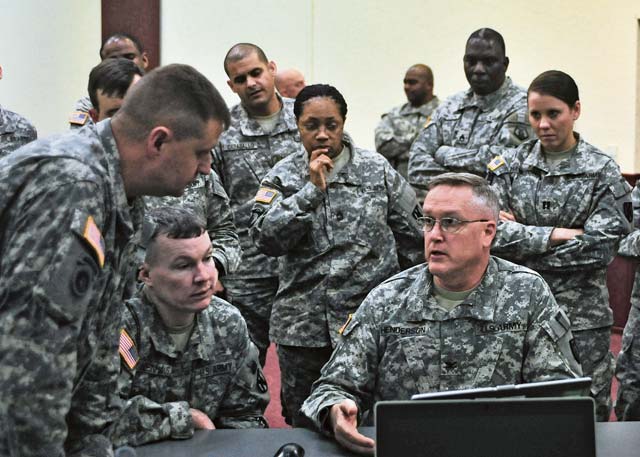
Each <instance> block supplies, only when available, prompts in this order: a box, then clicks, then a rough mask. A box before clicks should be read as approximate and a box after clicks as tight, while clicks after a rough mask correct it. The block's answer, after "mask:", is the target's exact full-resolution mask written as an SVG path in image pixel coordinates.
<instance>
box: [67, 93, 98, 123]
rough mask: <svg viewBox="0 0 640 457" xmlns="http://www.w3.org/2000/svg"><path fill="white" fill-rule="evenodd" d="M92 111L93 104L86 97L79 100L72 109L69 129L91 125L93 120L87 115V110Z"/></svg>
mask: <svg viewBox="0 0 640 457" xmlns="http://www.w3.org/2000/svg"><path fill="white" fill-rule="evenodd" d="M92 109H93V103H91V99H90V98H89V96H88V95H85V96H84V97H82V98H81V99H79V100H78V101H77V102H76V104H75V106H74V107H73V113H71V115H70V116H69V128H70V129H79V128H82V127H84V126H85V125H91V124H93V123H94V122H93V119H91V116H90V115H89V110H92Z"/></svg>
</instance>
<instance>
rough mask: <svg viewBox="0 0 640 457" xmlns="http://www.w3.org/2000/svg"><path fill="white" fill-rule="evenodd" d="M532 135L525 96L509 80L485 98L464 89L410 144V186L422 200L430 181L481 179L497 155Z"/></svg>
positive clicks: (441, 108)
mask: <svg viewBox="0 0 640 457" xmlns="http://www.w3.org/2000/svg"><path fill="white" fill-rule="evenodd" d="M532 136H533V133H532V131H531V127H530V125H529V120H528V115H527V93H526V91H525V90H524V89H523V88H521V87H519V86H516V85H515V84H513V82H511V78H509V77H507V78H506V79H505V82H504V83H503V84H502V86H501V87H500V88H499V89H498V90H497V91H495V92H493V93H491V94H489V95H484V96H481V95H477V94H474V92H473V90H471V89H468V90H466V91H464V92H460V93H458V94H456V95H453V96H452V97H449V98H447V99H446V100H445V101H444V103H442V104H441V105H440V106H439V107H438V108H437V109H436V110H435V112H434V114H433V116H432V117H431V122H430V123H429V125H428V126H427V127H426V128H425V129H424V130H422V132H420V134H419V135H418V137H417V138H416V140H415V141H414V143H413V145H412V146H411V150H410V152H409V182H410V183H411V185H412V186H413V187H414V189H415V190H416V193H417V194H418V198H419V199H420V201H422V200H424V196H425V195H426V186H427V183H428V182H429V180H430V179H431V178H432V177H434V176H437V175H439V174H442V173H445V172H448V171H455V172H468V173H473V174H476V175H478V176H484V175H485V173H486V170H487V163H489V161H490V160H491V159H492V158H493V157H494V156H495V155H497V154H503V153H504V151H505V150H508V149H509V148H515V147H516V146H518V145H519V144H520V143H522V142H523V141H524V140H526V139H528V138H529V137H532Z"/></svg>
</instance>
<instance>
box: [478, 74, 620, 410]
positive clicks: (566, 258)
mask: <svg viewBox="0 0 640 457" xmlns="http://www.w3.org/2000/svg"><path fill="white" fill-rule="evenodd" d="M579 115H580V101H579V99H578V88H577V86H576V85H575V82H574V81H573V79H572V78H571V77H570V76H569V75H567V74H565V73H562V72H557V71H550V72H545V73H542V74H541V75H540V76H538V77H537V78H536V79H534V81H533V82H532V83H531V86H530V87H529V118H530V122H531V124H532V125H533V128H534V130H535V132H536V134H537V135H538V137H539V138H540V140H531V141H528V142H526V143H524V144H522V145H521V146H520V147H519V148H518V149H517V151H515V154H514V155H513V156H512V157H504V158H497V159H496V160H494V161H493V162H491V164H490V165H489V167H490V170H491V173H490V175H489V177H488V178H489V180H490V181H492V182H493V184H494V188H495V190H496V191H497V192H498V194H499V197H500V201H501V205H502V208H503V210H504V211H503V212H502V213H501V223H500V226H499V228H498V235H497V236H496V240H495V243H494V248H493V250H492V252H493V253H494V254H495V255H498V256H500V257H504V258H507V259H509V260H512V261H514V262H517V263H519V264H522V265H525V266H527V267H529V268H531V269H533V270H535V271H537V272H538V273H540V274H541V275H542V277H543V278H544V279H545V280H546V281H547V282H548V283H549V286H550V287H551V290H552V291H553V294H554V296H555V298H556V300H557V302H558V304H559V305H560V306H561V307H562V309H563V310H564V311H565V312H566V313H567V314H568V316H569V319H570V320H571V324H572V327H571V330H572V331H573V334H574V336H575V340H576V349H577V352H578V358H579V360H580V362H581V363H582V367H583V369H584V373H585V376H590V377H591V378H592V379H593V383H592V385H591V393H592V395H593V396H594V398H595V399H596V406H597V418H598V420H601V421H605V420H608V417H609V410H610V408H611V397H610V395H611V392H610V387H611V379H612V376H613V363H614V362H613V356H612V355H611V353H610V352H609V345H610V337H611V335H610V330H611V325H612V324H613V313H612V311H611V308H610V307H609V293H608V291H607V281H606V279H607V265H609V263H610V262H611V261H612V260H613V257H614V256H615V254H616V251H617V246H618V241H619V239H620V237H621V236H623V235H625V234H627V233H629V230H630V224H629V221H631V218H632V214H631V201H630V195H629V194H630V190H631V189H630V186H629V185H628V184H627V182H626V181H625V180H624V178H623V177H622V175H621V174H620V169H619V168H618V165H617V164H616V163H615V162H614V161H613V160H612V159H611V158H610V157H609V156H607V155H606V154H604V153H603V152H602V151H599V150H598V149H596V148H595V147H593V146H592V145H590V144H589V143H587V142H586V141H584V140H583V139H582V138H581V137H580V136H579V135H578V134H577V133H575V132H574V131H573V124H574V122H575V120H576V119H577V118H578V116H579ZM625 213H626V214H625Z"/></svg>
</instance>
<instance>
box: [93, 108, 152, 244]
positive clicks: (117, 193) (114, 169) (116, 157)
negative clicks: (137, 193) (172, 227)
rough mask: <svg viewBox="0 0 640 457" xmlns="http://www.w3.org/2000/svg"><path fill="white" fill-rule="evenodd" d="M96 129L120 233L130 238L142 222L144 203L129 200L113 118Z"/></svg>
mask: <svg viewBox="0 0 640 457" xmlns="http://www.w3.org/2000/svg"><path fill="white" fill-rule="evenodd" d="M96 130H97V131H98V135H99V136H100V141H101V142H102V146H103V147H104V150H105V156H104V161H103V165H104V168H105V170H107V173H108V174H109V176H110V178H111V179H110V182H112V183H113V194H114V195H113V198H114V200H115V208H116V212H117V214H118V218H117V223H118V225H119V227H118V230H119V233H121V234H123V235H125V236H126V237H127V238H130V237H131V236H133V234H134V232H135V231H136V230H137V229H138V228H139V227H140V224H141V223H142V209H141V208H142V207H143V206H144V205H143V204H142V203H141V201H139V200H140V199H134V200H132V201H129V200H127V194H126V193H125V189H124V181H123V180H122V173H121V172H120V152H119V151H118V145H117V144H116V139H115V137H114V136H113V130H112V129H111V119H105V120H104V121H102V122H98V123H97V124H96Z"/></svg>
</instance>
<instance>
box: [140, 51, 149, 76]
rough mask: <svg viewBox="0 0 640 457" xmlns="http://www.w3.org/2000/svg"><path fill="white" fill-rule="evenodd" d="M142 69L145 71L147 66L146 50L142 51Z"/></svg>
mask: <svg viewBox="0 0 640 457" xmlns="http://www.w3.org/2000/svg"><path fill="white" fill-rule="evenodd" d="M141 57H142V69H143V70H144V71H145V72H146V71H147V67H148V66H149V56H147V51H145V52H143V53H142V56H141Z"/></svg>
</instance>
